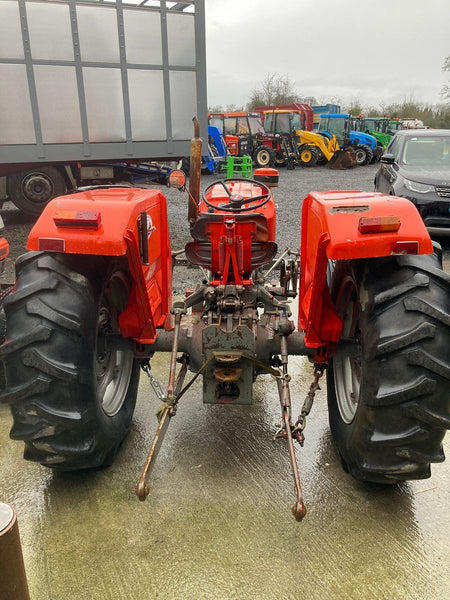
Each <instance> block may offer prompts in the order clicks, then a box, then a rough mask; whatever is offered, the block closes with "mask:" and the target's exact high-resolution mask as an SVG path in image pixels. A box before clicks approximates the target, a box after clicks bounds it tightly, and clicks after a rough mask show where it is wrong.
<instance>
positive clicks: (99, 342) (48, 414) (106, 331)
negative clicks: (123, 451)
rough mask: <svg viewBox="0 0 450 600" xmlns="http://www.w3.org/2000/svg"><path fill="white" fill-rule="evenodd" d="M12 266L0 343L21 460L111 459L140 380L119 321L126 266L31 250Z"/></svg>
mask: <svg viewBox="0 0 450 600" xmlns="http://www.w3.org/2000/svg"><path fill="white" fill-rule="evenodd" d="M16 271H17V282H16V286H15V289H14V291H13V292H12V293H11V294H10V295H9V296H8V297H7V298H6V299H5V302H4V307H5V311H6V320H7V335H6V342H5V343H4V344H3V345H2V346H1V347H0V360H2V362H3V368H4V375H5V379H6V385H5V389H4V390H3V392H2V394H1V396H0V400H1V401H2V402H6V403H8V404H10V407H11V412H12V415H13V420H14V423H13V427H12V429H11V433H10V436H11V438H12V439H15V440H22V441H24V442H25V452H24V458H26V459H27V460H32V461H37V462H40V463H42V464H43V465H45V466H48V467H52V468H55V469H60V470H66V471H67V470H76V469H86V468H97V467H102V466H106V465H108V464H109V463H110V462H111V460H112V457H113V455H114V453H115V451H116V450H117V449H118V447H119V445H120V444H121V442H122V440H123V439H124V437H125V435H126V433H127V431H128V429H129V426H130V423H131V419H132V416H133V411H134V406H135V403H136V395H137V386H138V381H139V365H138V363H137V361H136V360H135V358H134V352H133V349H132V347H131V346H130V347H129V346H126V345H125V343H126V342H125V340H123V338H120V332H119V327H118V323H117V317H118V315H119V314H120V313H121V312H122V311H123V309H124V308H125V306H126V302H127V298H128V294H129V289H130V281H129V278H128V276H127V267H126V264H125V263H123V262H122V261H121V260H120V259H117V260H116V259H108V258H104V257H94V256H77V255H58V254H46V253H43V252H29V253H28V254H25V255H24V256H22V257H21V258H20V259H19V260H18V261H17V262H16ZM114 334H116V335H115V336H114ZM117 334H118V335H117ZM112 337H115V340H112V339H111V338H112ZM118 340H119V342H122V343H121V344H119V343H118Z"/></svg>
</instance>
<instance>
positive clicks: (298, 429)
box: [292, 363, 325, 446]
mask: <svg viewBox="0 0 450 600" xmlns="http://www.w3.org/2000/svg"><path fill="white" fill-rule="evenodd" d="M324 372H325V365H322V364H319V363H315V365H314V380H313V382H312V383H311V385H310V386H309V392H308V393H307V395H306V398H305V401H304V402H303V406H302V409H301V411H300V414H299V416H298V419H297V421H296V422H295V425H294V426H293V428H292V435H293V436H294V437H295V439H296V440H297V442H298V443H299V444H300V446H303V444H304V443H305V434H304V433H303V432H304V430H305V427H306V417H307V416H308V415H309V413H310V412H311V408H312V405H313V402H314V397H315V395H316V392H317V391H318V390H321V389H322V388H321V387H320V386H319V379H320V378H321V377H322V375H323V374H324Z"/></svg>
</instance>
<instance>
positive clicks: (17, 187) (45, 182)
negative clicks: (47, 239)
mask: <svg viewBox="0 0 450 600" xmlns="http://www.w3.org/2000/svg"><path fill="white" fill-rule="evenodd" d="M66 192H67V186H66V182H65V180H64V177H63V176H62V174H61V173H60V171H59V170H58V169H57V168H56V167H37V168H36V169H31V170H29V171H21V172H20V173H13V174H12V175H9V176H8V197H9V200H11V202H13V204H15V205H16V206H17V208H18V209H19V210H21V211H22V212H23V213H25V214H26V215H29V216H31V217H38V216H39V215H40V214H41V212H42V211H43V210H44V208H45V207H46V206H47V204H48V203H49V202H50V200H52V199H53V198H56V197H57V196H62V195H63V194H65V193H66Z"/></svg>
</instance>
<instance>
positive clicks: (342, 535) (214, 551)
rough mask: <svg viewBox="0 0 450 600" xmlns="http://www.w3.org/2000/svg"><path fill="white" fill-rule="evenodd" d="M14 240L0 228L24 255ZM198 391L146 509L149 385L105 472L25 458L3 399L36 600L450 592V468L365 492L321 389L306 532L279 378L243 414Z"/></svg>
mask: <svg viewBox="0 0 450 600" xmlns="http://www.w3.org/2000/svg"><path fill="white" fill-rule="evenodd" d="M370 168H371V167H369V169H370ZM311 171H313V170H311ZM299 173H302V172H301V171H300V172H299ZM283 175H284V173H283ZM340 175H342V180H343V184H342V185H343V186H344V184H345V180H344V177H345V175H346V173H340ZM291 176H292V177H294V176H295V172H294V174H289V177H291ZM313 176H314V175H313V174H311V172H309V173H308V177H313ZM280 187H281V186H280ZM368 189H370V188H368ZM2 212H3V211H2ZM12 212H13V211H12ZM17 219H18V221H19V222H20V221H21V219H20V217H17ZM5 220H6V219H5ZM18 227H19V229H20V228H21V227H22V228H23V231H26V228H27V225H24V224H23V223H22V224H20V223H19V225H18ZM21 235H22V236H23V233H20V231H19V230H14V229H13V227H12V226H11V225H10V224H8V225H7V237H9V238H12V239H13V244H17V247H20V243H23V239H22V242H20V239H21ZM447 271H449V269H448V267H447ZM152 371H153V374H154V375H155V376H156V377H157V378H158V379H159V380H160V381H161V382H164V381H166V379H167V372H168V355H165V354H162V355H157V356H155V358H154V359H153V360H152ZM290 372H291V373H292V377H293V381H292V392H293V393H292V396H293V400H294V403H295V408H294V414H295V415H296V414H297V413H298V412H299V410H300V407H301V404H302V402H303V399H304V397H305V394H306V392H307V391H308V388H309V385H310V383H311V381H312V368H311V366H310V364H309V363H308V361H307V359H305V358H304V357H294V358H293V359H292V360H291V361H290ZM201 390H202V388H201V381H200V379H199V380H197V381H196V382H195V383H194V385H193V386H192V388H191V389H190V390H189V392H188V393H187V394H186V395H185V396H184V397H183V399H182V401H181V402H180V407H179V410H178V413H177V416H176V417H175V418H174V419H173V420H172V423H171V426H170V428H169V432H168V434H167V438H166V442H165V445H164V446H163V448H162V450H161V452H160V455H159V457H158V462H157V465H156V467H155V470H154V472H153V475H152V478H151V492H150V496H149V498H148V500H147V501H146V502H145V503H140V502H139V501H138V500H137V498H136V496H135V494H134V487H135V485H136V483H137V480H138V478H139V474H140V470H141V468H142V465H143V463H144V460H145V457H146V454H147V450H148V447H149V445H150V443H151V440H152V436H153V433H154V431H155V429H156V418H155V416H154V415H155V412H156V410H157V408H158V406H159V401H158V400H157V399H156V397H155V395H154V393H153V391H152V389H151V387H150V385H149V383H148V380H147V379H146V376H145V375H142V377H141V384H140V387H139V397H138V403H137V407H136V412H135V416H134V420H133V425H132V428H131V431H130V435H129V436H128V437H127V439H126V441H125V443H124V445H123V447H122V448H121V450H120V452H119V454H118V456H117V457H116V460H115V462H114V463H113V465H112V466H111V467H110V468H109V469H106V470H103V471H95V472H90V473H72V474H64V473H57V472H53V471H51V470H49V469H46V468H44V467H42V466H40V465H36V464H32V463H28V462H25V461H24V460H23V458H22V451H23V448H22V445H21V443H19V442H13V441H11V440H10V439H9V436H8V433H9V429H10V427H11V424H12V419H11V417H10V414H9V409H8V408H7V407H6V406H3V405H0V501H2V502H6V503H8V504H10V505H11V506H13V507H14V508H15V510H16V512H17V514H18V520H19V527H20V533H21V538H22V543H23V553H24V560H25V564H26V569H27V575H28V581H29V587H30V595H31V598H32V600H66V599H71V600H125V599H127V600H129V599H133V600H138V599H139V600H140V599H142V600H146V599H158V600H184V599H185V598H193V599H195V600H203V599H205V600H211V599H220V600H249V599H252V600H254V599H258V600H272V599H273V600H300V599H312V600H315V599H325V600H327V599H330V600H334V599H339V600H340V599H342V600H347V599H349V600H350V599H370V600H371V599H382V600H392V599H399V600H400V599H404V600H409V599H413V598H414V599H416V598H424V599H426V600H434V599H436V600H437V599H439V600H442V599H444V598H447V597H449V596H450V547H449V544H448V537H449V533H450V511H449V508H450V485H449V484H450V468H449V463H448V462H445V463H442V464H437V465H433V467H432V477H431V478H430V479H428V480H424V481H416V482H409V483H406V484H404V485H402V486H395V487H392V488H384V487H382V486H375V485H363V484H361V483H358V482H356V481H355V480H353V479H352V478H351V477H350V476H349V475H347V474H346V473H345V472H344V471H343V470H342V468H341V465H340V462H339V459H338V457H337V455H336V452H335V450H334V447H333V444H332V441H331V438H330V433H329V428H328V414H327V407H326V390H325V385H322V390H321V391H320V392H318V393H317V399H316V402H315V405H314V407H313V409H312V412H311V415H310V417H309V418H308V423H307V428H306V431H305V433H306V442H305V447H304V448H299V447H297V456H298V459H299V464H300V472H301V477H302V482H303V489H304V494H305V500H306V505H307V508H308V514H307V516H306V518H305V519H304V521H303V522H301V523H297V522H296V521H295V520H294V518H293V516H292V515H291V512H290V508H291V506H292V504H293V501H294V493H293V482H292V478H291V472H290V464H289V456H288V451H287V448H286V446H285V443H284V442H283V441H277V442H272V439H271V437H272V434H273V431H274V423H275V421H276V420H277V419H278V400H277V392H276V387H275V384H274V382H273V381H272V379H271V378H270V376H263V377H260V378H259V379H258V380H257V382H256V384H255V388H254V396H255V403H254V405H252V406H248V407H231V406H209V405H203V404H202V401H201ZM444 449H445V450H446V454H447V455H448V454H449V453H450V444H449V438H448V436H447V438H446V440H445V443H444ZM2 576H3V575H2ZM2 600H3V599H2Z"/></svg>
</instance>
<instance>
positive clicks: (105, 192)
mask: <svg viewBox="0 0 450 600" xmlns="http://www.w3.org/2000/svg"><path fill="white" fill-rule="evenodd" d="M142 224H143V227H142ZM27 248H28V250H36V251H46V252H59V253H66V254H77V255H86V260H89V259H90V256H92V255H95V256H111V257H120V256H126V259H127V262H128V267H129V273H130V276H131V279H132V284H131V291H130V294H129V298H128V304H127V307H126V308H125V310H124V311H123V312H122V313H121V315H120V317H119V325H120V330H121V333H122V335H123V336H124V337H128V338H133V339H135V340H136V341H138V342H140V343H143V344H146V343H147V344H148V343H152V342H154V340H155V339H156V335H157V332H156V329H157V327H162V326H165V327H167V328H169V327H170V323H169V318H168V315H169V310H170V306H171V296H172V273H171V271H172V263H171V251H170V242H169V231H168V225H167V204H166V199H165V197H164V195H163V194H162V193H161V192H160V191H158V190H147V189H137V188H109V189H94V190H90V191H85V192H80V193H76V194H70V195H68V196H60V197H58V198H55V199H54V200H52V201H51V202H50V203H49V204H48V205H47V206H46V207H45V209H44V212H43V213H42V215H41V216H40V218H39V219H38V221H37V222H36V224H35V225H34V227H33V229H32V230H31V232H30V235H29V237H28V242H27Z"/></svg>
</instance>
